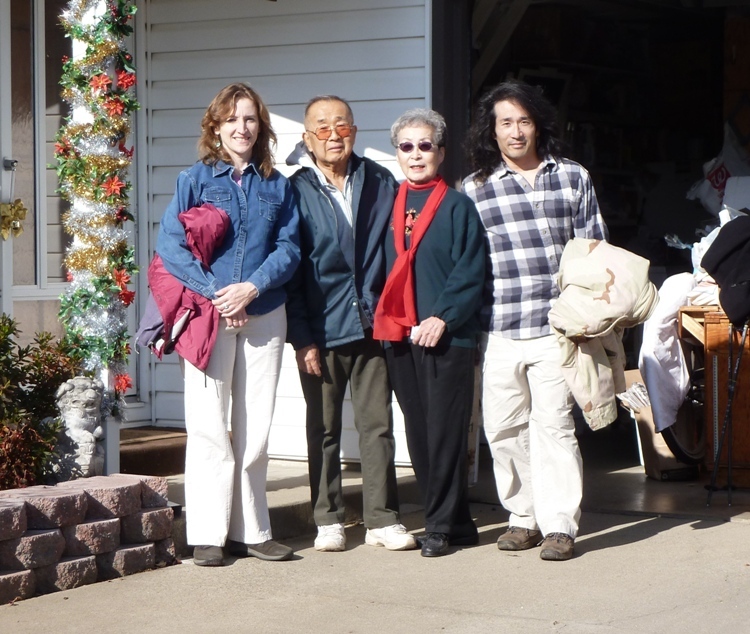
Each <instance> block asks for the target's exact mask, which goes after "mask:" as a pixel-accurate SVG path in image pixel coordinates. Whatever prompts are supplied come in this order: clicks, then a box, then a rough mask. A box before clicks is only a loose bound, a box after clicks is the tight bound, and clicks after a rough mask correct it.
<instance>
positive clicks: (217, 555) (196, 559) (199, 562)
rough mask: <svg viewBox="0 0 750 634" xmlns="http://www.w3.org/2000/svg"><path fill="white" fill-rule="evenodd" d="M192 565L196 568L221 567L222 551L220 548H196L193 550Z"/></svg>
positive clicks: (222, 561) (222, 562) (222, 563)
mask: <svg viewBox="0 0 750 634" xmlns="http://www.w3.org/2000/svg"><path fill="white" fill-rule="evenodd" d="M193 563H194V564H195V565H196V566H223V565H224V551H223V550H222V549H221V546H196V547H195V548H193Z"/></svg>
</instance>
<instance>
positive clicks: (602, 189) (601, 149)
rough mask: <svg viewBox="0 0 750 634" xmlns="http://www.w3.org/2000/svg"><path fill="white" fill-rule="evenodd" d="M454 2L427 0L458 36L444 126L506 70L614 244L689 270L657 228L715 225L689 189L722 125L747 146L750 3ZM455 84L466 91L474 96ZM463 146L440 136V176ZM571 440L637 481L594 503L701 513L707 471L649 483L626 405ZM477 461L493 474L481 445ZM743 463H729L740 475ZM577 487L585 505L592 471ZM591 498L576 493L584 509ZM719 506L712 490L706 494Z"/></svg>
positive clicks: (665, 268) (456, 163) (658, 263)
mask: <svg viewBox="0 0 750 634" xmlns="http://www.w3.org/2000/svg"><path fill="white" fill-rule="evenodd" d="M450 4H453V5H454V6H452V7H451V6H449V5H450ZM457 4H463V3H449V2H436V3H435V9H436V10H435V21H434V24H433V35H434V38H435V41H440V40H438V39H437V38H438V37H442V36H445V35H447V34H450V37H451V38H452V40H453V41H454V42H456V43H457V44H458V43H459V42H460V41H463V42H464V43H465V44H467V46H464V47H458V46H456V47H449V48H450V49H451V50H450V51H443V50H437V51H436V52H435V58H434V69H435V70H434V72H433V91H434V92H433V94H434V107H435V108H436V109H437V110H440V111H441V112H443V114H445V115H446V119H447V120H448V126H449V130H461V131H463V130H465V129H466V128H467V127H468V125H469V123H470V119H469V118H467V115H466V113H467V112H471V111H473V105H474V104H475V103H476V101H477V99H478V98H479V97H480V96H481V95H482V94H483V93H484V92H485V90H486V89H487V88H488V87H490V86H492V85H494V84H496V83H498V82H500V81H502V80H504V79H506V78H511V77H514V78H519V79H522V80H525V81H527V82H529V83H533V84H536V85H539V86H540V87H541V88H542V90H543V91H544V92H545V94H546V95H547V97H548V98H549V99H550V100H551V101H552V102H553V103H554V104H555V105H556V106H557V108H558V114H559V120H560V129H561V131H562V134H563V137H564V140H565V141H566V142H567V145H568V148H569V150H568V153H567V155H568V156H570V157H571V158H573V159H574V160H577V161H579V162H580V163H582V164H583V165H584V166H585V167H586V168H587V169H588V170H589V172H590V173H591V175H592V178H593V180H594V184H595V187H596V191H597V196H598V199H599V203H600V206H601V208H602V213H603V215H604V218H605V220H606V222H607V224H608V226H609V228H610V233H611V236H610V239H611V241H612V243H613V244H615V245H617V246H621V247H624V248H626V249H628V250H630V251H633V252H635V253H638V254H639V255H642V256H643V257H646V258H648V259H649V260H650V261H651V274H652V281H654V283H655V284H656V285H657V286H659V285H660V284H661V282H662V281H663V280H664V279H665V278H666V277H668V276H670V275H673V274H676V273H680V272H691V271H692V263H691V260H690V251H689V250H684V249H677V248H673V247H670V246H668V245H667V242H666V241H665V235H667V234H673V235H676V236H677V237H678V238H679V239H680V240H681V241H682V242H684V243H687V244H692V243H693V242H696V241H697V240H699V239H700V237H702V235H704V234H705V232H706V228H707V227H709V226H715V225H716V224H717V220H716V218H715V217H714V216H713V215H712V214H711V213H709V212H708V211H707V210H706V209H705V208H704V207H703V205H702V204H701V203H700V201H698V200H689V199H688V198H687V193H688V190H690V188H691V187H692V186H693V185H694V184H695V183H696V182H698V181H700V180H702V179H703V165H704V163H706V162H708V161H710V160H712V159H714V158H715V157H717V156H718V155H720V154H721V152H722V149H723V146H724V142H725V126H726V127H728V128H729V129H731V132H732V135H733V136H734V138H735V139H736V140H737V144H738V145H739V146H740V148H741V152H746V153H750V6H749V5H750V3H748V2H745V1H739V0H734V1H730V0H569V1H564V2H539V1H530V0H501V1H497V0H477V1H476V2H474V3H473V5H472V7H471V8H470V10H466V12H462V11H461V9H460V8H457V7H456V6H455V5H457ZM467 4H471V3H467ZM462 29H463V30H462ZM469 34H470V35H469ZM456 50H463V51H464V52H465V53H464V54H455V51H456ZM456 85H464V86H470V90H469V94H460V91H456V90H455V86H456ZM467 105H468V106H469V107H467ZM460 154H461V152H459V151H458V148H457V147H454V146H450V145H449V152H448V159H447V161H446V168H445V171H446V177H447V178H448V179H449V180H454V181H455V180H457V179H459V178H460V176H461V175H465V174H466V173H468V168H467V166H466V163H465V161H464V159H463V157H462V156H460ZM747 173H748V174H750V171H748V172H747ZM635 330H637V329H633V331H635ZM628 338H629V340H628V339H626V348H629V349H628V353H629V359H630V363H629V366H628V367H630V368H634V367H637V354H638V348H639V338H638V333H637V332H630V333H628ZM749 364H750V362H749ZM747 403H748V401H744V403H743V404H742V405H743V406H742V407H740V408H739V409H738V408H737V407H736V408H735V413H734V424H735V426H736V427H739V426H744V427H747V426H748V423H750V411H749V408H748V407H747ZM580 440H581V447H582V452H583V453H584V461H585V465H586V466H585V470H586V469H590V468H591V467H594V468H595V469H604V470H605V471H617V470H619V469H623V468H624V469H626V470H627V469H628V468H629V467H633V465H635V467H636V468H635V469H630V471H629V473H630V475H633V476H636V475H637V477H634V478H628V477H624V479H623V478H619V479H617V480H613V479H611V478H608V479H607V482H608V485H607V487H608V488H609V486H610V484H611V483H612V482H615V481H617V482H620V483H625V482H626V481H627V482H629V483H630V485H629V486H633V485H635V486H636V488H634V489H632V490H625V489H623V490H622V491H619V492H618V491H609V492H608V493H607V492H601V494H596V493H594V494H593V495H594V497H595V498H596V499H597V500H604V499H607V498H608V496H609V494H610V493H611V494H613V495H614V497H618V495H619V496H620V497H625V498H628V499H629V500H630V502H629V504H631V506H633V507H640V510H645V509H644V508H643V507H644V505H645V506H649V505H650V509H649V510H651V511H652V512H672V511H675V510H677V511H679V510H680V509H686V508H687V507H690V508H691V509H693V511H694V513H701V512H703V510H705V508H706V496H705V490H704V486H703V485H704V484H705V480H706V477H707V475H709V474H707V473H706V470H705V469H704V470H703V472H702V473H701V476H700V478H699V480H697V481H691V482H669V483H656V482H654V481H653V480H649V481H648V482H646V479H645V475H644V473H643V469H642V468H641V469H638V468H637V467H638V465H639V455H638V444H639V443H638V440H637V438H636V435H635V425H634V424H633V422H632V420H631V419H630V416H629V415H628V414H627V413H625V414H624V416H623V417H622V420H620V421H618V422H617V423H615V424H614V425H612V426H610V427H609V428H607V429H606V430H603V431H600V432H596V433H592V432H587V430H585V429H581V434H580ZM748 466H750V465H748ZM480 469H481V470H482V471H485V470H487V471H490V470H491V458H490V457H489V455H488V452H487V451H486V447H485V446H483V447H482V450H481V451H480ZM742 470H743V466H742V465H741V464H738V465H737V468H736V469H735V473H737V472H738V471H740V472H741V471H742ZM488 479H489V480H490V483H491V482H492V479H491V476H489V473H488V474H486V476H485V475H482V476H481V477H480V486H482V488H484V485H481V483H482V482H485V483H486V482H487V480H488ZM644 482H646V485H647V491H646V492H645V493H644V491H643V483H644ZM586 486H587V490H588V497H589V500H591V495H592V491H591V483H590V478H587V485H586ZM655 486H656V487H659V486H666V487H669V488H667V489H658V488H657V489H654V488H653V487H655ZM648 487H651V488H650V492H651V493H648V490H649V489H648ZM490 488H491V487H490ZM664 494H666V497H663V496H664ZM492 495H493V492H492V491H491V490H488V489H485V490H478V491H475V493H474V497H475V498H477V499H482V498H484V499H489V498H491V497H492ZM653 496H656V498H659V499H660V500H661V501H660V502H654V501H653V499H652V497H653ZM586 497H587V493H586V491H585V493H584V508H586V504H585V503H586ZM609 497H611V496H609ZM649 499H650V500H651V501H650V502H647V500H649ZM654 499H655V498H654ZM725 504H726V502H725V501H722V500H720V499H719V498H718V497H717V498H715V501H714V503H713V505H714V506H720V507H724V505H725ZM743 504H745V506H744V507H743V506H742V505H743ZM733 507H734V511H730V513H731V514H732V515H734V514H736V513H739V512H741V509H743V508H744V511H748V510H750V497H746V498H745V499H741V498H738V497H737V494H735V499H734V504H733ZM631 510H638V508H633V509H631ZM725 510H727V509H725Z"/></svg>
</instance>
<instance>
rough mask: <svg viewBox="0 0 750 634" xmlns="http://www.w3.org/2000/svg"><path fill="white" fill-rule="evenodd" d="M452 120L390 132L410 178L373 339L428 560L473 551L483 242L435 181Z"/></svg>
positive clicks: (430, 120) (399, 123)
mask: <svg viewBox="0 0 750 634" xmlns="http://www.w3.org/2000/svg"><path fill="white" fill-rule="evenodd" d="M445 133H446V127H445V120H444V119H443V117H442V116H441V115H440V114H438V113H437V112H435V111H433V110H425V109H414V110H408V111H407V112H405V113H404V114H403V115H401V117H399V118H398V119H397V120H396V122H395V123H394V124H393V126H392V127H391V142H392V143H393V145H394V146H395V147H396V152H397V158H398V163H399V165H400V167H401V169H402V170H403V172H404V175H405V176H406V180H405V181H404V182H403V183H402V184H401V186H400V188H399V191H398V195H397V196H396V202H395V205H394V209H393V221H392V224H391V227H390V229H391V231H390V235H389V236H388V238H387V239H386V260H387V266H388V270H389V275H388V279H387V281H386V285H385V289H384V291H383V294H382V296H381V299H380V302H379V304H378V309H377V312H376V314H375V329H374V336H375V338H376V339H380V340H383V341H386V342H387V343H386V360H387V363H388V372H389V375H390V378H391V382H392V383H393V388H394V391H395V393H396V397H397V398H398V402H399V405H400V406H401V410H402V411H403V413H404V418H405V421H406V440H407V443H408V446H409V454H410V456H411V460H412V465H413V467H414V472H415V474H416V476H417V481H418V483H419V487H420V490H421V493H422V498H423V501H424V509H425V529H426V536H425V537H424V538H422V540H421V542H422V556H424V557H438V556H441V555H445V554H446V553H447V552H448V547H449V545H456V546H461V545H473V544H476V543H477V541H478V536H477V528H476V526H475V524H474V521H473V519H472V517H471V513H470V510H469V499H468V492H467V443H468V428H469V421H470V418H471V408H472V402H473V391H474V358H475V352H476V345H477V336H478V334H479V319H478V311H479V308H480V304H481V296H482V286H483V283H484V264H485V262H484V259H485V242H484V232H483V229H482V224H481V222H480V220H479V215H478V214H477V211H476V208H475V207H474V203H473V202H472V201H471V200H470V199H469V198H468V197H467V196H465V195H464V194H461V193H459V192H457V191H456V190H454V189H451V188H449V187H448V186H447V185H446V183H445V181H444V180H443V179H442V177H441V176H440V175H439V174H438V168H439V167H440V164H441V163H442V162H443V160H444V158H445Z"/></svg>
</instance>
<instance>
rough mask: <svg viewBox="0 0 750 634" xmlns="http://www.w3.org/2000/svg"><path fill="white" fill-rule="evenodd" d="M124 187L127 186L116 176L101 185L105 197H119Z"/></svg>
mask: <svg viewBox="0 0 750 634" xmlns="http://www.w3.org/2000/svg"><path fill="white" fill-rule="evenodd" d="M125 185H127V183H125V181H121V180H120V178H119V177H118V176H112V177H111V178H108V179H107V180H106V181H104V183H102V187H103V188H104V192H105V193H106V194H107V196H119V195H120V192H121V191H122V188H123V187H125Z"/></svg>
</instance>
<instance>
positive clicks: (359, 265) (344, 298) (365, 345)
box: [287, 95, 417, 551]
mask: <svg viewBox="0 0 750 634" xmlns="http://www.w3.org/2000/svg"><path fill="white" fill-rule="evenodd" d="M356 133H357V127H356V126H355V125H354V117H353V115H352V110H351V108H350V106H349V104H348V103H347V102H346V101H345V100H343V99H341V98H340V97H335V96H331V95H325V96H318V97H314V98H313V99H311V100H310V102H309V103H308V104H307V107H306V109H305V132H304V133H303V135H302V141H301V142H300V143H299V144H298V145H297V147H296V148H295V151H294V152H293V153H292V154H291V155H290V156H289V157H288V158H287V164H289V165H299V166H301V168H302V169H300V170H299V171H297V172H296V173H295V174H294V175H293V176H292V177H291V179H290V181H291V183H292V187H293V189H294V191H295V193H296V194H297V197H298V201H299V210H300V234H301V235H300V242H301V244H300V246H301V251H302V262H301V264H300V266H299V268H298V269H297V272H296V274H295V276H294V278H293V280H292V281H291V282H290V283H289V285H288V302H287V322H288V326H287V339H288V340H289V341H290V342H291V344H292V345H293V346H294V349H295V351H296V356H297V365H298V367H299V372H300V381H301V383H302V391H303V393H304V395H305V401H306V403H307V450H308V465H309V467H308V468H309V474H310V492H311V497H312V506H313V517H314V519H315V523H316V525H317V526H318V536H317V538H316V539H315V549H316V550H319V551H340V550H344V549H345V548H346V534H345V532H344V520H345V509H344V502H343V496H342V490H341V463H340V459H339V453H340V445H341V427H342V409H343V402H344V395H345V393H346V388H347V385H349V386H350V388H351V398H352V405H353V408H354V424H355V426H356V428H357V431H358V433H359V452H360V459H361V462H362V480H363V485H362V495H363V516H364V518H363V519H364V523H365V526H366V528H367V534H366V537H365V542H366V543H367V544H370V545H371V546H385V548H387V549H389V550H409V549H412V548H416V545H417V544H416V540H415V538H414V536H412V535H411V534H409V533H408V532H407V531H406V529H405V528H404V527H403V526H402V525H401V524H400V522H399V515H398V492H397V488H396V472H395V468H394V464H393V458H394V440H393V419H392V413H391V388H390V383H389V381H388V373H387V369H386V363H385V357H384V354H383V348H382V346H381V344H380V343H379V342H378V341H375V340H374V339H373V338H372V324H373V320H374V314H375V308H376V306H377V304H378V300H379V298H380V293H381V291H382V290H383V285H384V283H385V255H384V245H385V236H386V234H387V231H388V225H389V221H390V216H391V210H392V208H393V202H394V199H395V196H396V191H397V189H398V184H397V183H396V180H395V179H394V177H393V175H392V174H391V173H390V172H389V171H388V170H387V169H385V168H383V167H381V166H379V165H378V164H377V163H375V162H374V161H371V160H370V159H367V158H364V157H360V156H357V155H356V154H354V152H353V148H354V141H355V138H356Z"/></svg>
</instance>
